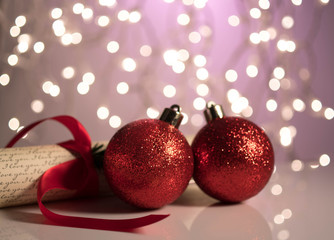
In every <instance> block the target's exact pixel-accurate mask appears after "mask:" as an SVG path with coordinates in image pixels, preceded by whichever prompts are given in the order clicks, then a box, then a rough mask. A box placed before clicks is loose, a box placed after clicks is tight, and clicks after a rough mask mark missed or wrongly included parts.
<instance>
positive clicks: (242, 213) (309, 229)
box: [0, 162, 334, 240]
mask: <svg viewBox="0 0 334 240" xmlns="http://www.w3.org/2000/svg"><path fill="white" fill-rule="evenodd" d="M293 169H294V170H293ZM333 170H334V169H333V166H332V164H329V165H328V166H326V167H323V166H321V165H319V164H305V165H303V166H298V164H297V165H296V166H292V168H291V163H288V162H286V163H280V164H278V166H277V168H276V170H275V172H274V174H273V176H272V178H271V179H270V182H269V183H268V185H267V186H266V187H265V189H263V190H262V191H261V192H260V193H259V194H258V195H257V196H255V197H253V198H251V199H249V200H247V201H245V202H244V203H241V204H234V205H223V204H221V203H219V202H218V201H216V200H215V199H212V198H210V197H208V196H207V195H205V194H204V193H203V192H202V191H201V190H200V189H199V188H198V187H197V186H196V184H194V183H190V184H189V186H188V188H187V190H186V191H185V192H184V194H183V195H182V196H181V197H180V198H179V199H178V200H177V201H176V202H174V203H173V204H170V205H168V206H165V207H163V208H161V209H158V210H153V211H143V210H138V209H136V208H134V207H131V206H128V205H127V204H125V203H123V202H121V201H120V200H119V199H117V198H116V197H113V196H109V197H100V198H96V199H79V200H66V201H59V202H53V203H48V204H46V205H47V206H48V207H49V208H50V209H52V210H53V211H55V212H57V213H62V214H69V215H75V216H85V217H96V218H110V219H123V218H133V217H141V216H144V215H147V214H170V216H169V217H167V218H166V219H164V220H162V221H161V222H158V223H156V224H153V225H150V226H146V227H143V228H140V229H137V230H135V231H133V232H113V231H100V230H91V229H79V228H69V227H61V226H55V225H53V224H52V223H51V222H49V221H48V220H46V219H45V218H44V217H43V216H42V215H41V213H40V211H39V208H38V206H37V205H29V206H20V207H12V208H4V209H0V239H1V240H7V239H31V240H33V239H48V240H56V239H62V240H65V239H74V238H76V239H80V240H85V239H119V240H121V239H169V240H172V239H192V240H196V239H201V240H202V239H234V240H239V239H257V240H259V239H279V240H285V239H303V240H304V239H322V240H326V239H328V240H330V239H334V224H333V223H334V207H333V203H334V191H333V186H332V184H333V180H334V176H333V173H334V172H333Z"/></svg>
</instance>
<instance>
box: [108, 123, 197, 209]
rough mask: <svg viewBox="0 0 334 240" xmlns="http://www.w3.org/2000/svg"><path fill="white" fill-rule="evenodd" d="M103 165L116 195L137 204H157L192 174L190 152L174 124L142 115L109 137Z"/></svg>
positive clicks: (171, 196) (168, 200)
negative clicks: (140, 118) (143, 117)
mask: <svg viewBox="0 0 334 240" xmlns="http://www.w3.org/2000/svg"><path fill="white" fill-rule="evenodd" d="M103 167H104V171H105V175H106V178H107V181H108V183H109V185H110V187H111V189H112V191H113V192H114V193H115V194H116V195H117V196H118V197H119V198H121V199H123V200H124V201H126V202H127V203H129V204H132V205H135V206H137V207H141V208H159V207H162V206H164V205H166V204H169V203H171V202H173V201H174V200H176V199H177V198H178V197H179V196H180V195H181V194H182V193H183V192H184V190H185V189H186V187H187V185H188V182H189V180H190V179H191V177H192V174H193V154H192V150H191V147H190V145H189V144H188V142H187V140H186V138H185V137H184V136H183V135H182V133H181V132H180V131H179V130H178V129H177V128H176V127H175V126H173V125H171V124H169V123H167V122H165V121H162V120H154V119H144V120H138V121H135V122H132V123H129V124H127V125H126V126H124V127H123V128H121V129H120V130H119V131H118V132H117V133H116V134H115V135H114V136H113V137H112V139H111V140H110V142H109V144H108V146H107V149H106V152H105V156H104V166H103Z"/></svg>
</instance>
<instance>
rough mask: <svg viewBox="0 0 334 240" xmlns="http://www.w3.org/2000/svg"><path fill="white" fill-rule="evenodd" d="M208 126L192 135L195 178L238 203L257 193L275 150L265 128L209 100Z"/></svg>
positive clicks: (223, 198) (219, 195)
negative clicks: (226, 112) (228, 114)
mask: <svg viewBox="0 0 334 240" xmlns="http://www.w3.org/2000/svg"><path fill="white" fill-rule="evenodd" d="M204 113H205V116H206V119H207V122H208V123H207V125H205V126H204V127H203V128H202V129H201V130H200V131H199V132H198V133H197V135H196V136H195V138H194V141H193V143H192V149H193V153H194V161H195V162H194V180H195V182H196V183H197V184H198V186H199V187H200V188H201V189H202V190H203V191H204V192H205V193H207V194H208V195H210V196H211V197H214V198H216V199H218V200H221V201H223V202H241V201H244V200H246V199H248V198H250V197H253V196H254V195H256V194H257V193H259V192H260V191H261V190H262V189H263V188H264V187H265V185H266V184H267V182H268V181H269V178H270V176H271V174H272V172H273V168H274V151H273V148H272V145H271V143H270V140H269V138H268V137H267V135H266V134H265V133H264V131H263V130H262V129H261V128H259V127H258V126H257V125H255V124H254V123H252V122H250V121H248V120H245V119H243V118H240V117H226V116H223V111H222V108H221V106H220V105H216V104H215V103H213V102H209V103H208V105H207V110H206V111H205V112H204Z"/></svg>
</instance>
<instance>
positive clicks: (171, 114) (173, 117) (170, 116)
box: [160, 104, 183, 128]
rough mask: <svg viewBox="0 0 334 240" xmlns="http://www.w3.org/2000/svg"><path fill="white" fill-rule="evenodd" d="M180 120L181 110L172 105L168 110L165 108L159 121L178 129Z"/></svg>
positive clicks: (177, 106)
mask: <svg viewBox="0 0 334 240" xmlns="http://www.w3.org/2000/svg"><path fill="white" fill-rule="evenodd" d="M182 119H183V115H182V113H181V108H180V106H179V105H177V104H174V105H172V106H171V107H170V108H165V109H164V111H163V112H162V114H161V116H160V120H161V121H164V122H167V123H169V124H171V125H173V126H174V127H176V128H179V126H180V124H181V122H182Z"/></svg>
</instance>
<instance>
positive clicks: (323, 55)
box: [0, 0, 334, 161]
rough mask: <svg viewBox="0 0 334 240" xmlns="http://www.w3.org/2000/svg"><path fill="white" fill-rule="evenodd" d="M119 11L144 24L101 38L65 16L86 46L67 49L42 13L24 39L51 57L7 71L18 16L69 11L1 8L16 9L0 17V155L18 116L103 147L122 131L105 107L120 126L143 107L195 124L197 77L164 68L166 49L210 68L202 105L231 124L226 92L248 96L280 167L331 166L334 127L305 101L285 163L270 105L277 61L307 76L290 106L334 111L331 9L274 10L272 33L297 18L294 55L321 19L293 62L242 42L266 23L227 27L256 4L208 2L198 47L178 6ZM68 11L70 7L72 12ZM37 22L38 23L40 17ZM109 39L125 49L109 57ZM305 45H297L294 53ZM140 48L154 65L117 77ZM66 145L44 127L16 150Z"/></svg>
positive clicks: (111, 30)
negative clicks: (232, 75)
mask: <svg viewBox="0 0 334 240" xmlns="http://www.w3.org/2000/svg"><path fill="white" fill-rule="evenodd" d="M120 2H121V3H119V4H118V6H117V7H118V9H122V8H124V9H131V8H133V7H136V6H139V8H140V9H141V11H142V15H143V17H142V20H141V22H140V24H139V25H135V24H133V25H131V26H130V25H126V24H125V23H120V22H119V23H113V25H111V26H110V27H108V28H107V29H103V31H102V30H99V29H98V27H97V26H96V25H95V24H94V21H93V22H92V23H88V24H87V23H83V22H82V21H79V20H78V18H77V16H73V19H71V18H69V17H68V18H67V19H66V20H67V21H68V23H69V26H71V25H72V27H73V28H76V29H79V30H80V32H82V34H83V39H84V40H83V42H82V43H81V44H79V45H76V46H74V45H73V46H72V45H71V46H67V47H66V46H65V47H64V46H62V45H61V44H60V43H59V41H58V40H57V39H56V38H55V36H54V35H52V34H53V33H52V31H51V30H52V29H51V25H52V21H51V20H50V18H49V17H48V13H47V12H46V13H43V12H41V13H40V16H38V18H39V20H38V24H34V25H32V24H31V25H29V24H27V26H26V27H25V28H24V31H26V32H27V33H30V34H31V35H32V36H38V38H42V39H40V40H43V41H44V42H45V44H46V48H45V51H44V53H43V54H41V55H39V56H36V55H34V54H31V55H29V54H28V53H26V54H25V56H26V62H25V65H22V66H17V67H10V66H9V65H8V64H7V57H8V55H9V54H11V52H12V50H13V48H14V47H15V46H16V44H17V42H16V40H15V39H13V38H11V37H10V36H9V35H8V31H9V28H8V26H10V24H12V23H13V22H14V20H15V18H16V16H18V15H21V14H27V13H28V14H27V22H28V23H29V21H30V18H29V16H30V15H29V14H33V13H32V10H31V9H32V8H33V7H34V8H35V11H41V10H44V9H52V7H62V6H65V3H62V2H60V1H54V2H52V3H51V2H50V3H44V2H42V1H35V2H34V3H35V5H34V6H29V4H28V3H24V4H22V5H20V6H19V7H18V4H19V2H18V1H12V3H11V4H8V3H7V4H4V3H2V5H3V6H5V5H6V7H8V6H10V8H6V10H7V11H6V14H5V15H4V16H3V17H2V18H4V17H6V18H7V21H6V22H3V21H2V23H1V28H2V29H1V33H2V34H1V35H0V38H1V63H0V74H2V73H5V72H8V71H9V72H10V75H11V81H10V84H9V85H7V86H1V85H0V111H1V117H0V133H1V138H0V146H1V147H3V146H5V144H6V143H7V142H8V141H9V139H10V138H11V137H12V136H13V135H14V132H13V131H12V130H10V129H9V128H8V121H9V120H10V119H11V118H13V117H17V118H18V119H19V120H20V123H21V124H22V125H27V124H29V123H31V122H33V121H36V120H38V119H41V118H45V117H50V116H55V115H60V114H68V115H72V116H74V117H76V118H77V119H79V120H80V122H82V123H83V125H84V126H85V127H86V128H87V130H88V132H89V133H90V135H91V137H92V139H93V140H96V141H97V140H109V139H110V138H111V137H112V135H113V134H114V133H115V132H116V131H117V129H113V128H111V127H110V126H109V124H108V121H107V120H104V121H102V120H100V119H98V118H97V116H96V110H97V108H98V107H99V106H100V105H101V104H103V105H106V106H108V107H109V108H110V112H111V114H117V115H118V116H120V117H121V119H122V126H124V125H125V124H126V123H128V122H131V121H134V120H136V119H139V118H147V116H146V108H147V107H148V106H154V107H156V108H157V109H159V110H160V112H161V111H162V110H163V108H164V107H169V106H170V105H172V104H174V103H178V104H179V105H181V106H182V108H183V110H184V112H186V113H187V114H188V115H189V117H191V116H192V115H193V114H196V113H201V111H197V110H195V109H194V108H193V106H192V102H193V100H194V98H196V97H197V95H196V91H195V85H194V83H195V82H196V80H194V79H193V78H194V77H193V76H192V75H191V71H190V70H189V71H188V72H187V73H184V74H175V73H173V72H172V71H171V69H170V68H168V67H167V66H166V65H165V64H164V62H163V59H162V56H161V53H163V51H165V50H166V49H169V48H186V49H188V51H189V52H190V53H191V54H194V55H196V54H203V55H205V56H206V57H207V60H208V63H207V65H206V67H207V69H208V70H209V73H210V75H211V76H213V77H212V78H210V79H209V80H208V81H207V84H208V86H209V88H210V94H209V95H208V96H206V97H205V99H206V100H214V101H216V102H217V103H221V104H222V105H223V107H224V109H225V113H226V114H228V115H234V113H233V112H232V111H231V110H230V103H229V102H227V99H226V92H227V90H228V89H230V88H232V87H233V88H236V89H238V91H240V93H242V94H243V96H245V97H247V98H248V99H249V102H250V104H251V105H252V107H253V111H254V114H253V115H252V116H251V117H250V118H249V119H250V120H252V121H254V122H255V123H257V124H258V125H260V126H263V127H265V128H266V129H267V130H268V134H269V135H270V137H271V139H272V141H273V144H274V146H275V150H276V155H277V159H278V161H284V160H286V159H287V160H293V159H291V158H294V157H296V156H298V157H299V158H301V159H303V160H304V161H314V160H316V159H317V158H319V156H320V155H321V154H323V153H326V154H328V155H329V156H330V157H333V156H334V151H333V140H332V136H333V135H334V126H333V120H326V119H323V118H319V117H317V116H315V114H314V113H313V112H312V110H310V107H309V102H305V103H306V105H307V107H306V110H305V111H304V112H302V113H299V112H296V113H295V114H294V117H293V118H292V119H291V120H290V121H289V123H286V124H288V125H294V126H295V127H296V129H297V135H296V137H295V139H294V146H293V148H294V150H295V153H297V155H296V156H295V155H293V156H291V155H289V153H290V151H291V149H290V148H284V147H282V146H281V145H280V144H279V137H278V136H279V129H280V127H282V126H283V125H280V123H282V122H280V121H279V118H280V114H279V113H277V111H276V112H274V113H271V112H268V111H267V110H266V101H267V99H268V98H270V97H271V96H274V95H273V93H272V92H271V90H270V89H269V88H268V79H267V78H266V72H267V71H270V70H272V69H270V68H273V67H274V66H276V65H275V64H276V63H277V62H279V61H283V62H284V61H289V63H291V66H290V68H289V74H290V76H293V75H294V74H297V72H298V69H295V70H294V64H295V65H298V64H296V63H300V64H301V65H306V67H308V68H309V69H310V71H311V81H310V85H309V86H310V87H309V88H308V87H305V85H307V84H304V83H301V82H300V81H296V82H295V89H294V90H293V91H291V92H289V94H290V97H293V96H292V95H295V97H303V98H305V99H308V100H311V99H312V97H317V98H318V99H320V100H321V102H322V104H323V106H328V107H332V108H333V106H334V95H333V90H334V81H333V76H334V48H333V46H332V45H333V43H334V31H333V25H332V24H333V22H334V4H333V2H332V1H331V2H330V3H329V4H328V5H326V6H319V4H318V2H317V1H303V4H302V5H301V6H299V7H296V6H292V4H291V3H290V5H289V4H288V3H282V4H279V3H272V6H271V9H270V11H271V15H270V16H271V18H272V19H271V20H272V23H273V25H274V26H279V25H280V19H281V18H282V16H284V15H289V14H292V15H293V16H294V19H295V25H294V27H293V29H292V30H289V31H287V33H286V34H287V35H288V36H290V37H292V38H293V39H294V40H296V43H297V49H298V47H304V46H305V45H303V44H305V43H307V42H308V41H309V40H310V39H308V36H307V33H308V32H309V28H310V26H311V25H312V23H314V22H315V21H317V20H320V22H319V27H318V28H316V29H315V30H317V31H318V32H317V33H316V34H315V35H312V36H314V37H315V38H314V39H311V40H310V45H309V46H308V47H305V48H304V49H306V50H303V51H299V52H298V54H297V53H296V54H295V53H293V54H290V55H289V57H285V56H283V55H284V54H282V53H280V52H278V51H277V48H276V45H275V42H276V41H272V42H269V43H268V44H267V45H266V47H263V48H262V49H260V47H258V46H254V45H252V44H249V43H247V42H244V40H245V39H246V38H247V37H248V36H249V33H250V31H251V29H253V30H258V29H259V28H260V27H261V24H264V21H265V20H263V22H261V21H260V20H256V21H255V20H250V19H249V18H248V19H242V21H241V24H240V25H239V26H238V27H231V26H230V25H229V24H228V21H227V19H228V17H229V16H230V15H233V14H236V15H238V14H240V13H242V14H245V13H247V11H248V9H249V8H250V7H251V6H252V5H255V4H256V1H254V2H253V1H249V2H247V3H245V1H235V0H226V1H209V2H208V4H207V6H206V7H205V8H204V9H202V10H196V9H195V10H192V13H193V15H192V16H193V18H194V19H195V20H196V21H194V22H195V24H194V25H195V26H194V27H195V28H196V24H197V25H198V26H200V25H202V24H207V25H210V26H211V27H212V33H213V35H212V38H211V39H210V40H203V41H201V42H200V43H199V44H190V43H189V42H188V41H187V39H186V37H187V34H186V33H187V31H188V30H189V29H187V28H186V27H180V26H179V25H178V24H177V22H176V17H177V15H178V14H179V13H180V12H182V11H188V10H189V8H187V7H184V6H182V4H181V2H175V3H172V4H167V3H165V2H163V1H155V0H150V1H145V2H144V1H120ZM73 3H74V2H73ZM73 3H71V4H73ZM38 4H40V5H43V7H40V6H39V5H38ZM45 4H49V6H45ZM71 4H68V5H69V6H71ZM87 4H90V5H91V6H92V8H93V9H94V11H96V12H97V13H98V12H99V10H100V9H101V7H100V6H98V4H97V3H96V2H95V1H89V2H88V3H87ZM319 7H321V8H323V9H322V11H321V15H320V16H321V19H319V15H315V12H316V11H315V9H317V8H319ZM63 11H64V16H70V14H67V15H66V14H65V13H68V12H70V9H67V10H66V8H64V10H63ZM110 14H112V13H110ZM31 17H32V18H33V19H35V16H33V15H32V16H31ZM35 20H36V19H35ZM243 21H244V22H243ZM189 28H190V27H189ZM34 34H35V35H34ZM111 39H118V41H119V42H120V44H123V45H124V48H123V49H122V52H121V53H120V54H119V55H111V54H109V53H107V51H106V47H105V46H106V43H107V42H108V41H110V40H111ZM48 43H51V45H50V44H48ZM299 43H301V45H298V44H299ZM143 44H150V45H151V46H152V49H153V54H152V55H151V57H149V58H145V59H144V58H142V59H141V60H139V64H140V67H138V71H135V72H132V73H126V72H124V71H121V70H120V69H119V64H120V58H121V57H122V56H126V55H127V56H130V55H132V56H133V57H134V58H136V57H138V55H139V54H138V48H139V47H140V46H141V45H143ZM123 45H122V46H123ZM239 48H241V49H243V51H242V53H241V54H240V58H238V59H237V60H238V61H237V63H235V62H233V61H231V59H233V56H234V55H235V54H236V53H237V50H238V49H239ZM308 50H311V51H312V52H313V53H314V55H312V54H311V55H307V54H305V52H307V51H308ZM122 54H123V55H122ZM310 56H311V58H310ZM254 57H255V58H257V60H256V61H257V63H258V64H259V75H258V76H257V77H256V78H254V79H250V78H249V77H248V76H247V75H246V73H245V68H246V66H247V65H248V64H249V63H250V61H252V60H250V59H253V58H254ZM68 65H71V66H74V67H76V69H79V70H78V74H77V75H76V76H75V77H74V78H73V79H70V80H67V79H63V78H62V76H61V71H62V69H63V68H64V67H66V66H68ZM229 68H234V69H236V70H237V71H238V74H239V76H238V80H237V81H236V82H235V83H233V84H231V83H227V82H226V81H225V80H224V74H225V71H226V70H227V69H229ZM80 71H81V72H85V71H92V72H94V74H95V76H96V80H95V83H94V84H93V86H92V87H91V90H90V92H89V93H88V94H87V95H79V94H78V93H77V91H76V86H77V83H78V81H79V78H80V74H79V73H80ZM294 71H295V72H294ZM45 78H51V79H53V80H54V81H56V82H57V83H58V84H59V86H60V88H61V94H60V95H59V96H58V97H56V98H52V97H50V96H48V95H46V94H45V93H43V91H42V90H41V85H42V82H43V81H44V80H45ZM120 81H126V82H127V83H128V84H129V86H130V91H129V93H128V94H126V95H119V94H118V93H117V92H116V90H115V89H116V85H117V83H118V82H120ZM198 82H199V81H197V83H198ZM166 84H173V85H174V86H175V87H176V89H177V94H176V96H175V97H174V98H166V97H165V96H163V94H162V88H163V86H165V85H166ZM310 90H311V91H312V93H310ZM276 97H277V102H278V104H279V105H280V104H283V103H285V101H287V100H286V97H284V96H277V95H276ZM34 99H41V100H42V101H43V102H44V110H43V111H42V112H41V113H38V114H36V113H34V112H33V111H32V110H31V108H30V103H31V101H32V100H34ZM203 124H204V123H203ZM282 124H283V123H282ZM199 128H200V127H198V126H193V125H191V123H190V122H188V123H187V124H186V125H182V126H180V130H181V131H182V132H183V133H184V134H185V135H186V136H189V137H191V136H193V135H195V134H196V132H197V131H198V130H199ZM69 137H70V135H69V134H68V133H66V132H65V131H64V130H63V128H62V127H60V126H58V125H57V124H55V123H52V122H51V123H45V124H43V125H42V126H40V127H39V128H38V129H36V130H34V132H32V133H31V134H29V137H28V138H27V139H25V140H22V141H21V142H20V143H19V144H18V146H22V145H32V144H34V145H35V144H51V143H52V144H53V143H55V142H58V141H62V140H66V139H68V138H69Z"/></svg>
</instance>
